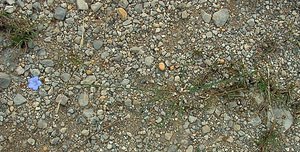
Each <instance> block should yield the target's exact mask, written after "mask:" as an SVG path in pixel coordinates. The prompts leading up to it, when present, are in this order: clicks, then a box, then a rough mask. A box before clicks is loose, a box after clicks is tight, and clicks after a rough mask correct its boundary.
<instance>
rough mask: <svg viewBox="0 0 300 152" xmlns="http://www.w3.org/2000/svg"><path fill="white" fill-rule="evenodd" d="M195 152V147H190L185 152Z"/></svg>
mask: <svg viewBox="0 0 300 152" xmlns="http://www.w3.org/2000/svg"><path fill="white" fill-rule="evenodd" d="M193 151H194V146H193V145H189V146H188V148H187V149H186V151H185V152H193Z"/></svg>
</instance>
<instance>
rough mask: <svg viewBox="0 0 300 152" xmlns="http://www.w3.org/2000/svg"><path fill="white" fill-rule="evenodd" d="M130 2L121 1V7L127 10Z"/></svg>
mask: <svg viewBox="0 0 300 152" xmlns="http://www.w3.org/2000/svg"><path fill="white" fill-rule="evenodd" d="M128 4H129V3H128V1H127V0H120V1H119V6H120V7H123V8H126V7H127V6H128Z"/></svg>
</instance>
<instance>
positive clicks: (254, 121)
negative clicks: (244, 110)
mask: <svg viewBox="0 0 300 152" xmlns="http://www.w3.org/2000/svg"><path fill="white" fill-rule="evenodd" d="M249 123H250V124H251V125H253V126H258V125H260V124H261V119H260V117H259V116H256V117H254V118H252V119H251V120H250V122H249Z"/></svg>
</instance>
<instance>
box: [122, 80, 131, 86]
mask: <svg viewBox="0 0 300 152" xmlns="http://www.w3.org/2000/svg"><path fill="white" fill-rule="evenodd" d="M129 83H130V80H129V79H124V80H123V81H122V82H121V84H122V85H124V86H126V85H128V84H129Z"/></svg>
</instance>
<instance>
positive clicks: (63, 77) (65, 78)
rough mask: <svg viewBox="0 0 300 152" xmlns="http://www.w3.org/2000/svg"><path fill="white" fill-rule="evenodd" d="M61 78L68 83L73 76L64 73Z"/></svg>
mask: <svg viewBox="0 0 300 152" xmlns="http://www.w3.org/2000/svg"><path fill="white" fill-rule="evenodd" d="M60 78H61V79H62V80H63V81H64V82H68V81H69V80H70V78H71V75H70V74H69V73H63V74H61V75H60Z"/></svg>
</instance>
